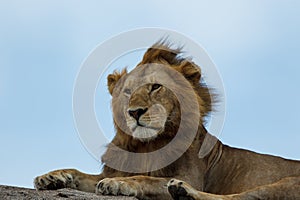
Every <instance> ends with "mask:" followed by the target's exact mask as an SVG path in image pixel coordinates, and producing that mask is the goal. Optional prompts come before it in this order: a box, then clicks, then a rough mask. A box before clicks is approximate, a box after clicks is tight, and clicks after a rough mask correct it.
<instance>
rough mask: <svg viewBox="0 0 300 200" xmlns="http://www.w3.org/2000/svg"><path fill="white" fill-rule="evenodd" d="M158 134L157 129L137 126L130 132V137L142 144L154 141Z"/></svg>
mask: <svg viewBox="0 0 300 200" xmlns="http://www.w3.org/2000/svg"><path fill="white" fill-rule="evenodd" d="M159 132H160V130H159V129H152V128H147V127H142V126H137V127H136V128H135V130H134V131H133V132H132V137H133V138H135V139H138V140H140V141H142V142H148V141H151V140H153V139H155V138H156V137H157V135H158V133H159Z"/></svg>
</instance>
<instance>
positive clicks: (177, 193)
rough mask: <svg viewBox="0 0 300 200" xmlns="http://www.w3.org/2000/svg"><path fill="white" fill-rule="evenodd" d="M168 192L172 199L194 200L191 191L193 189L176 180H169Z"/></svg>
mask: <svg viewBox="0 0 300 200" xmlns="http://www.w3.org/2000/svg"><path fill="white" fill-rule="evenodd" d="M167 186H168V191H169V193H170V194H171V196H172V197H173V199H175V200H177V199H181V200H194V198H193V197H192V196H193V194H192V193H193V191H192V190H194V188H192V187H191V186H190V185H188V184H187V183H185V182H183V181H180V180H177V179H171V180H170V181H169V182H168V184H167Z"/></svg>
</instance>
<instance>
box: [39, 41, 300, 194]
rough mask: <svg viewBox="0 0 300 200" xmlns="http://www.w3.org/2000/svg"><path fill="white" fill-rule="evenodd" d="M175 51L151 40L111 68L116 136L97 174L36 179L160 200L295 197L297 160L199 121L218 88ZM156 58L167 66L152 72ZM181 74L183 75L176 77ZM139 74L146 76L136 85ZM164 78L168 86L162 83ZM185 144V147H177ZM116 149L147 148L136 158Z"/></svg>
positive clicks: (62, 173) (299, 173)
mask: <svg viewBox="0 0 300 200" xmlns="http://www.w3.org/2000/svg"><path fill="white" fill-rule="evenodd" d="M179 53H180V51H179V50H174V49H170V48H169V47H168V45H164V44H156V45H154V46H153V47H152V48H150V49H148V51H147V52H146V53H145V55H144V58H143V60H142V61H141V63H139V64H138V66H137V67H136V69H135V70H133V71H135V72H136V71H137V72H136V73H135V74H134V73H132V72H131V73H127V72H126V71H125V70H124V71H123V72H121V73H114V74H111V75H109V76H108V88H109V91H110V93H111V94H112V96H113V100H112V107H113V113H114V122H115V127H116V136H115V137H114V139H113V140H112V142H111V144H110V145H108V148H107V151H106V153H105V154H104V155H103V157H102V162H103V163H104V169H103V172H102V173H101V174H100V175H88V174H84V173H81V172H79V171H77V170H73V169H69V170H57V171H54V172H50V173H48V174H45V175H43V176H40V177H37V178H36V179H35V187H36V188H37V189H57V188H61V187H70V188H74V189H79V190H84V191H90V192H96V193H99V194H110V195H133V196H136V197H138V198H140V199H160V200H162V199H171V198H174V199H284V198H289V199H291V198H292V199H296V198H299V199H300V178H299V177H300V162H299V161H291V160H286V159H283V158H279V157H275V156H270V155H263V154H258V153H255V152H251V151H248V150H242V149H236V148H232V147H229V146H226V145H223V144H222V143H221V142H220V141H218V140H216V139H215V138H214V137H213V136H211V135H210V134H209V133H207V131H206V129H205V128H204V126H203V124H204V123H205V117H206V116H207V115H208V114H209V112H210V111H212V105H213V103H214V102H215V100H214V97H215V95H214V94H212V92H211V91H210V90H209V88H208V87H207V86H205V84H203V83H202V81H201V70H200V68H199V67H198V66H197V65H195V64H194V63H193V62H192V61H190V60H188V59H185V58H182V57H179ZM156 64H159V65H164V67H163V68H159V69H162V70H159V72H157V70H153V69H156V68H155V67H154V66H153V65H156ZM138 70H140V71H138ZM178 74H180V76H181V77H176V76H177V75H178ZM137 77H142V80H145V81H146V82H145V83H144V84H143V85H140V86H137V85H136V83H137V82H136V81H137ZM181 78H183V79H184V80H182V79H181ZM148 79H149V80H148ZM165 79H168V81H167V84H170V86H168V87H165V83H163V81H162V80H165ZM147 81H148V82H147ZM162 83H163V84H162ZM186 84H188V86H186ZM181 99H184V100H183V102H185V103H184V104H183V105H182V104H181V103H180V102H181ZM197 117H198V118H197ZM181 124H183V125H182V126H181ZM181 127H183V128H181ZM192 127H196V129H195V130H196V131H193V130H194V129H193V128H192ZM182 130H183V131H182ZM177 132H179V133H177ZM193 132H195V133H194V135H192V134H193ZM128 133H129V134H128ZM180 133H182V134H180ZM177 135H178V137H177ZM190 135H192V136H193V137H191V136H190ZM176 138H177V140H176ZM178 138H179V139H178ZM205 138H211V139H212V140H211V141H215V142H214V143H212V144H211V145H212V148H211V149H210V151H209V153H208V154H207V155H205V156H204V157H203V158H199V151H200V149H201V147H203V146H204V145H203V141H204V139H205ZM190 139H191V140H190ZM171 143H173V146H172V148H171V149H168V150H167V151H165V154H162V156H157V157H155V158H156V159H155V160H153V157H151V156H149V157H147V155H148V154H149V153H152V152H157V151H159V150H160V149H162V148H164V147H166V146H168V145H169V144H171ZM187 145H188V146H187ZM185 146H187V147H188V148H187V149H186V151H184V152H181V150H182V149H184V148H183V147H185ZM120 149H121V150H125V151H126V152H131V153H139V154H140V153H144V154H142V155H145V156H142V157H141V159H140V160H138V161H136V160H134V159H132V158H131V157H130V156H129V155H128V154H126V153H123V152H122V151H120ZM173 150H174V151H173ZM173 156H177V157H176V159H174V160H173V161H172V162H171V163H169V164H168V165H166V166H163V167H160V168H155V167H157V166H160V165H159V164H161V163H163V162H165V160H167V158H168V157H173ZM126 167H127V168H126ZM129 169H131V170H133V171H130V170H129ZM134 170H136V171H134ZM170 179H172V180H170ZM177 179H179V180H183V181H185V182H182V181H178V180H177ZM187 183H189V184H187ZM166 185H168V189H167V188H166ZM287 189H288V190H289V192H288V193H287V192H286V190H287ZM209 193H211V194H209Z"/></svg>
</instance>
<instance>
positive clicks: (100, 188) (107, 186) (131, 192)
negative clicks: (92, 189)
mask: <svg viewBox="0 0 300 200" xmlns="http://www.w3.org/2000/svg"><path fill="white" fill-rule="evenodd" d="M138 190H139V187H138V185H137V184H134V183H133V182H129V181H126V180H120V179H118V178H105V179H103V180H101V181H99V183H98V184H97V186H96V193H97V194H102V195H125V196H137V195H138Z"/></svg>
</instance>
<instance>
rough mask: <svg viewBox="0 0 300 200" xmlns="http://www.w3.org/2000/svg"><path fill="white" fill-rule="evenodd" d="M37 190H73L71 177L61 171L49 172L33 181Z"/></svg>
mask: <svg viewBox="0 0 300 200" xmlns="http://www.w3.org/2000/svg"><path fill="white" fill-rule="evenodd" d="M34 187H35V189H37V190H56V189H60V188H67V187H69V188H74V187H76V186H75V185H74V183H73V176H72V175H71V174H69V173H67V172H65V171H63V170H58V171H53V172H49V173H47V174H44V175H42V176H38V177H36V178H35V179H34Z"/></svg>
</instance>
